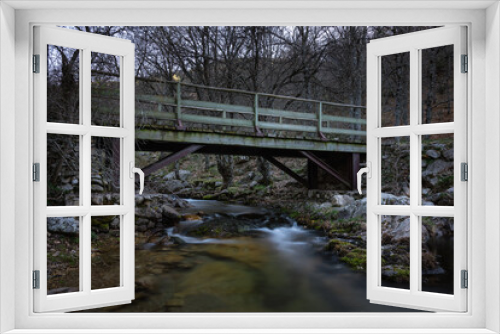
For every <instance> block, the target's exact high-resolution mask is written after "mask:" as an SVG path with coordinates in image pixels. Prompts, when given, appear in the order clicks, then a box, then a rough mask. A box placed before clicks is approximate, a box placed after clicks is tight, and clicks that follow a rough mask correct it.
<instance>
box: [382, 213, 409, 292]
mask: <svg viewBox="0 0 500 334" xmlns="http://www.w3.org/2000/svg"><path fill="white" fill-rule="evenodd" d="M380 235H381V237H382V240H381V254H382V259H381V264H382V277H381V285H382V286H385V287H393V288H399V289H410V217H409V216H381V234H380Z"/></svg>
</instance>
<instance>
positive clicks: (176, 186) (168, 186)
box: [163, 180, 189, 194]
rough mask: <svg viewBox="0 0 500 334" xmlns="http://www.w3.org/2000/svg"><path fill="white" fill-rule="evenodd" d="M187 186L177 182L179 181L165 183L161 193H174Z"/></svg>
mask: <svg viewBox="0 0 500 334" xmlns="http://www.w3.org/2000/svg"><path fill="white" fill-rule="evenodd" d="M188 186H189V184H187V182H183V181H179V180H170V181H167V182H165V183H164V184H163V192H166V193H171V194H172V193H176V192H178V191H180V190H182V189H184V188H186V187H188Z"/></svg>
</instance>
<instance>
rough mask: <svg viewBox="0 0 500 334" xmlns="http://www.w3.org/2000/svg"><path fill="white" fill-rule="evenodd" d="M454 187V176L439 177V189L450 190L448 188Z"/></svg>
mask: <svg viewBox="0 0 500 334" xmlns="http://www.w3.org/2000/svg"><path fill="white" fill-rule="evenodd" d="M453 185H454V178H453V175H447V176H439V177H438V183H437V186H438V188H441V189H448V188H451V187H453Z"/></svg>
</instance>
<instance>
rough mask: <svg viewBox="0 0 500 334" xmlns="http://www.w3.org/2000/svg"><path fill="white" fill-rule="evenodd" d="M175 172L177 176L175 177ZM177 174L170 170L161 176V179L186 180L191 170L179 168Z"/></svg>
mask: <svg viewBox="0 0 500 334" xmlns="http://www.w3.org/2000/svg"><path fill="white" fill-rule="evenodd" d="M177 174H178V176H179V177H177ZM177 174H176V172H175V171H173V172H170V173H168V174H167V175H165V176H164V177H163V180H165V181H172V180H179V181H186V180H187V179H188V178H189V176H190V175H191V172H190V171H188V170H185V169H180V170H179V171H178V173H177Z"/></svg>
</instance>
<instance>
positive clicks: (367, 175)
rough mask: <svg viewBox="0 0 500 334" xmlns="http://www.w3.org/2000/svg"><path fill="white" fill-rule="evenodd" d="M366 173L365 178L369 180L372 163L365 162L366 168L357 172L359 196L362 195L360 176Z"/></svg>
mask: <svg viewBox="0 0 500 334" xmlns="http://www.w3.org/2000/svg"><path fill="white" fill-rule="evenodd" d="M364 173H366V177H367V178H368V179H371V177H372V163H371V162H369V161H367V162H366V167H364V168H361V169H360V170H359V171H358V192H359V194H360V195H363V191H362V190H361V176H362V175H363V174H364Z"/></svg>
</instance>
